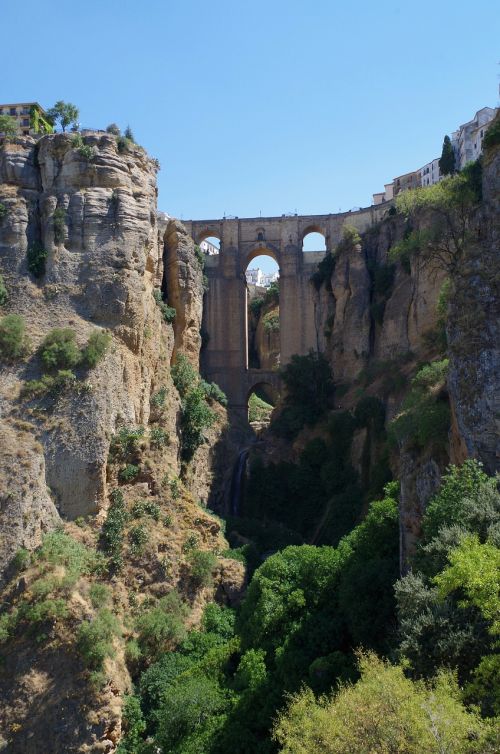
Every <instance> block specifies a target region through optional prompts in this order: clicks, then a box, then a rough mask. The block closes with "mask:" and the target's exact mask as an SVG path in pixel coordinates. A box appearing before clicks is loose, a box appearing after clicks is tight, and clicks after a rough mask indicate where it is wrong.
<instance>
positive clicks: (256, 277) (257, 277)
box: [245, 267, 264, 287]
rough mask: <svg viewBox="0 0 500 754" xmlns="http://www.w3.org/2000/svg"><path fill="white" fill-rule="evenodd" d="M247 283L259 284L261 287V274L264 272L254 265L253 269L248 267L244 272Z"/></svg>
mask: <svg viewBox="0 0 500 754" xmlns="http://www.w3.org/2000/svg"><path fill="white" fill-rule="evenodd" d="M245 276H246V279H247V283H249V284H250V285H259V286H261V287H263V282H262V279H263V276H264V273H263V272H262V270H261V269H260V267H254V268H253V269H248V270H247V271H246V273H245Z"/></svg>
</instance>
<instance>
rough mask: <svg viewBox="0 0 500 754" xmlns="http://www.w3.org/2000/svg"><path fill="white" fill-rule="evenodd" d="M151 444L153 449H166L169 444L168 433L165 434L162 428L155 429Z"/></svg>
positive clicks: (151, 435) (152, 431) (152, 433)
mask: <svg viewBox="0 0 500 754" xmlns="http://www.w3.org/2000/svg"><path fill="white" fill-rule="evenodd" d="M149 437H150V443H151V447H153V448H157V449H159V448H164V447H165V445H168V444H169V441H170V440H169V436H168V432H165V430H164V429H162V428H161V427H154V428H153V429H152V430H151V434H150V436H149Z"/></svg>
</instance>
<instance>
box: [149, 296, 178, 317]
mask: <svg viewBox="0 0 500 754" xmlns="http://www.w3.org/2000/svg"><path fill="white" fill-rule="evenodd" d="M153 297H154V300H155V301H156V303H157V305H158V308H159V309H160V311H161V315H162V317H163V319H164V320H165V322H167V323H168V324H172V322H173V321H174V319H175V315H176V311H175V309H174V307H173V306H168V304H166V303H165V302H164V301H163V297H162V294H161V291H160V290H158V289H155V290H154V291H153Z"/></svg>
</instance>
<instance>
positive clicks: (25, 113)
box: [23, 107, 30, 115]
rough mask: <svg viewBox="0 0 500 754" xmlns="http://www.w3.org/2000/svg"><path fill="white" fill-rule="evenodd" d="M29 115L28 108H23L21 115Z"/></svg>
mask: <svg viewBox="0 0 500 754" xmlns="http://www.w3.org/2000/svg"><path fill="white" fill-rule="evenodd" d="M29 114H30V109H29V107H23V115H29Z"/></svg>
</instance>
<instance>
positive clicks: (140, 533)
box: [128, 524, 149, 555]
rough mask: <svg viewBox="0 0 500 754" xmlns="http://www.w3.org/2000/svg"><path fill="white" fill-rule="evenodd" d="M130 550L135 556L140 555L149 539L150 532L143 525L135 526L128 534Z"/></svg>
mask: <svg viewBox="0 0 500 754" xmlns="http://www.w3.org/2000/svg"><path fill="white" fill-rule="evenodd" d="M128 538H129V542H130V550H131V552H132V554H133V555H140V554H141V553H142V552H143V551H144V548H145V546H146V543H147V541H148V539H149V534H148V530H147V529H146V527H145V526H144V525H143V524H139V525H138V526H133V527H132V529H131V530H130V531H129V534H128Z"/></svg>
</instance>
